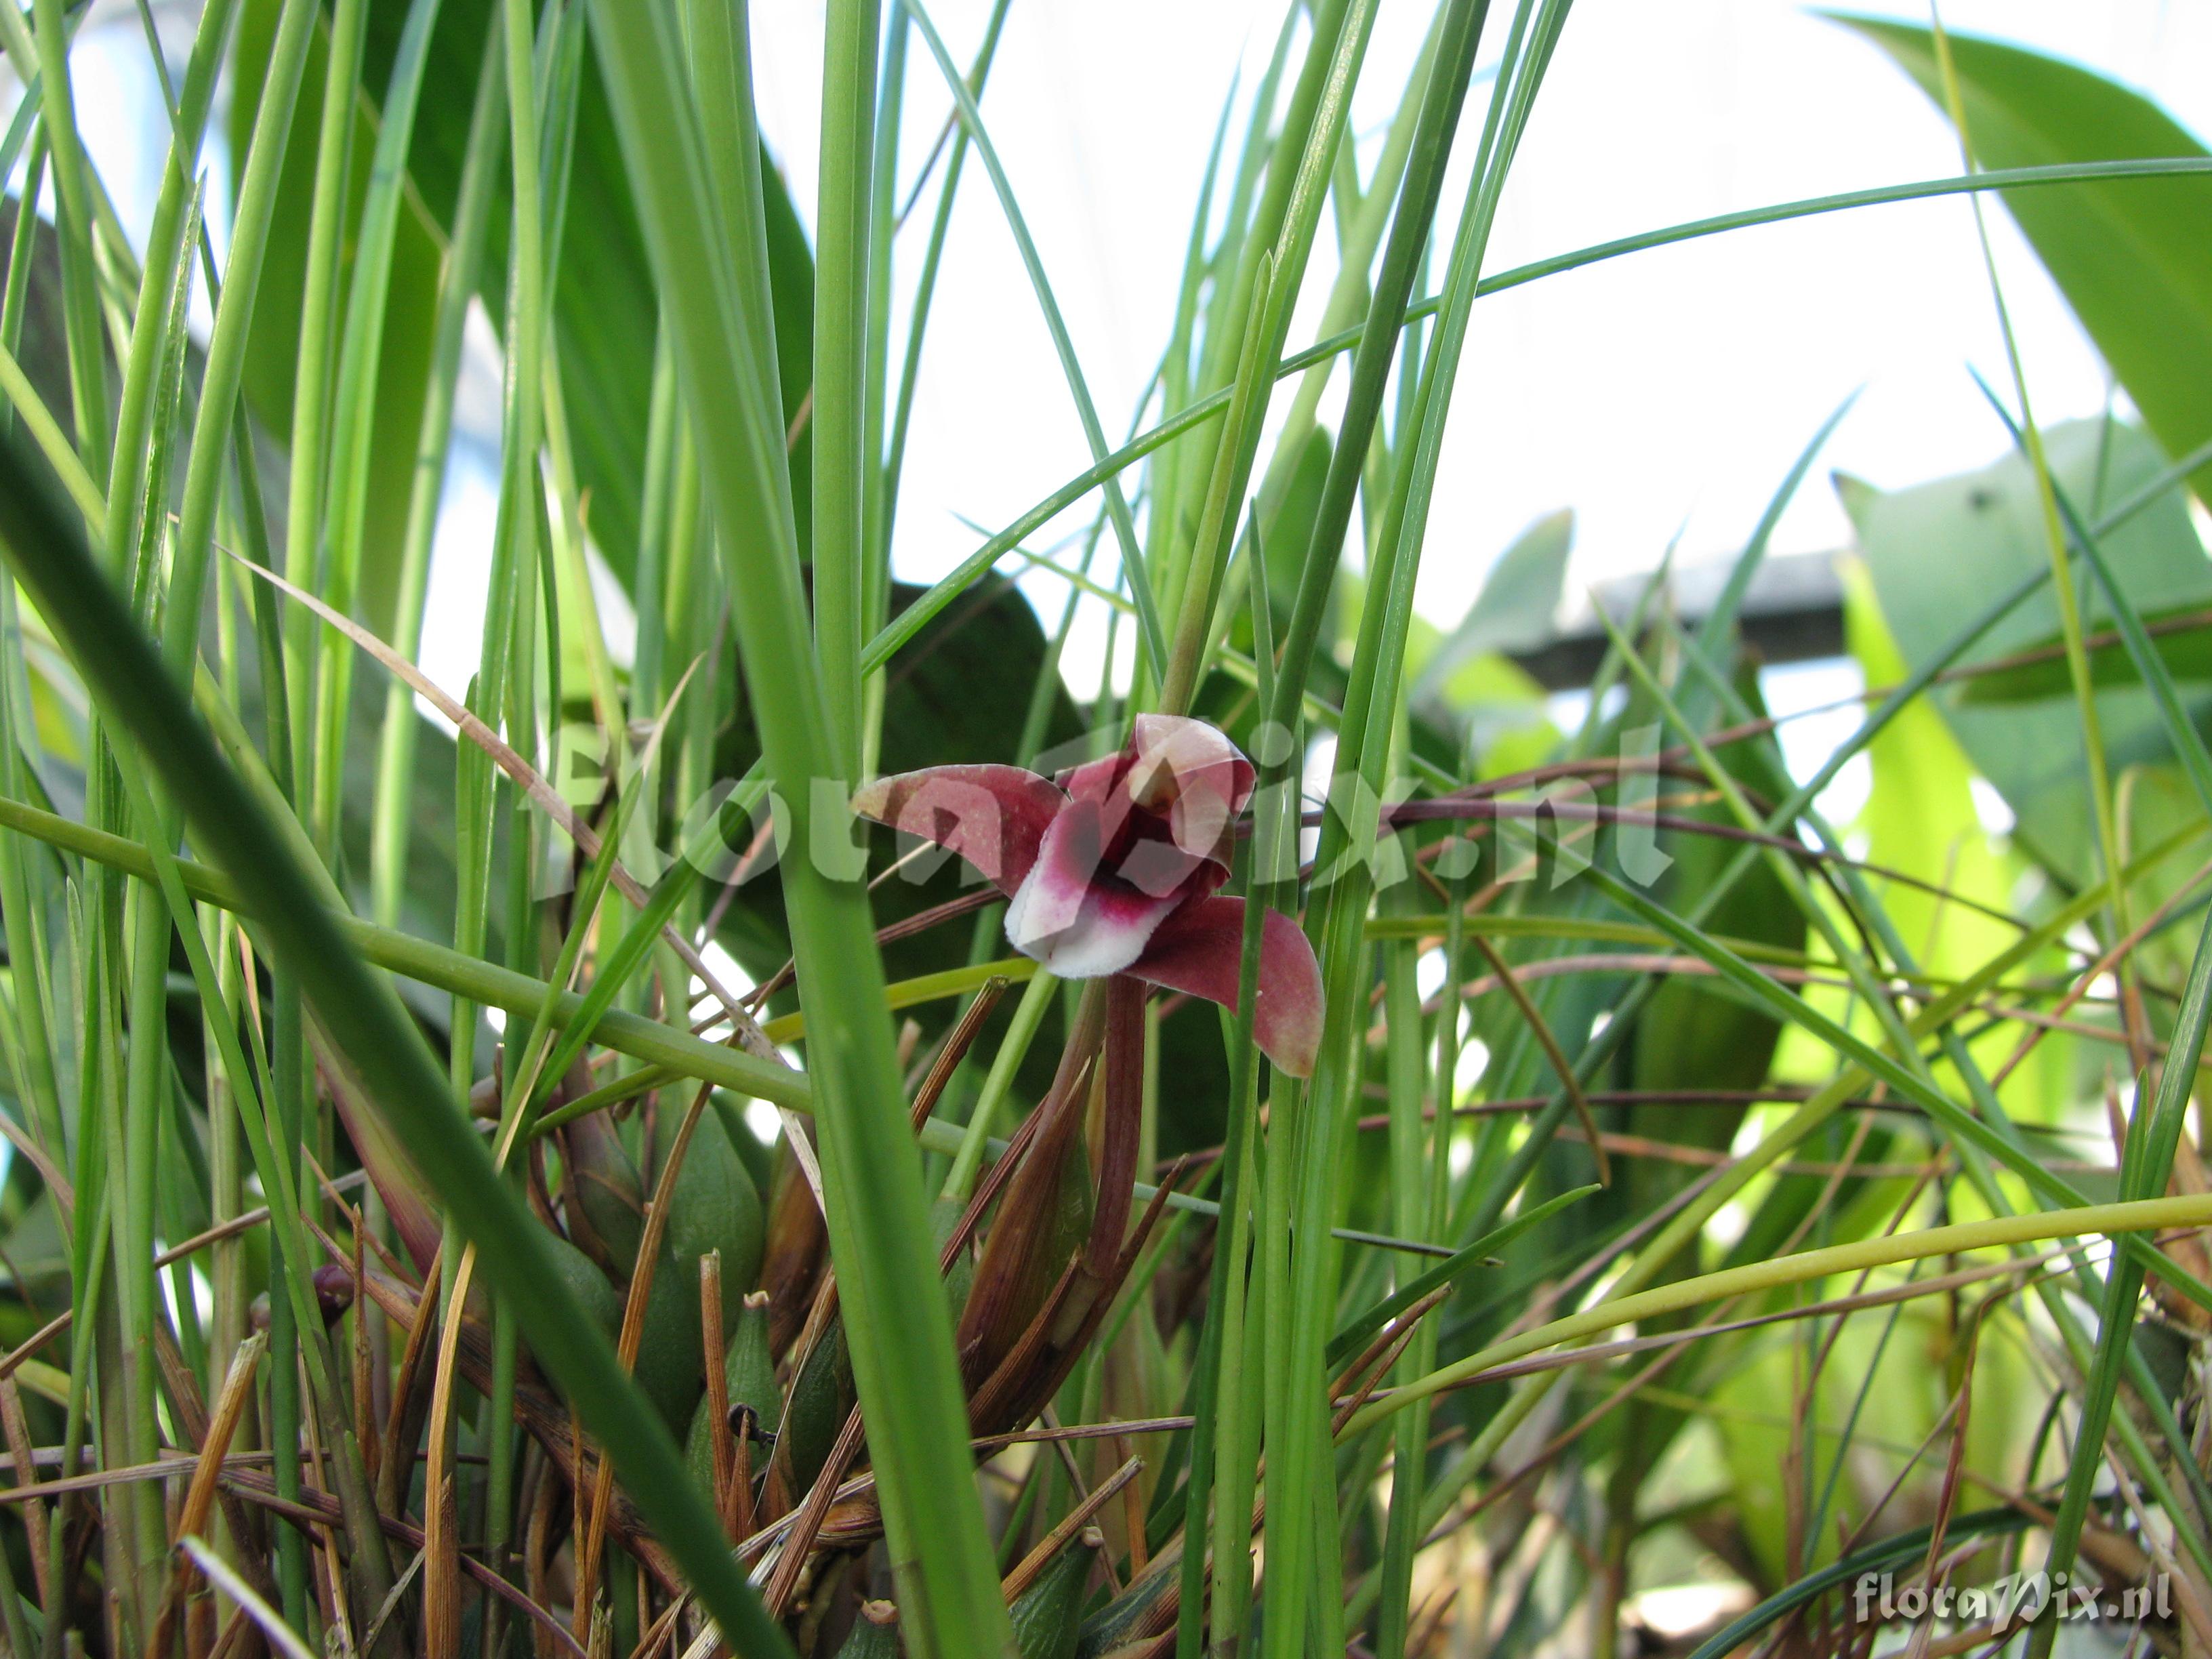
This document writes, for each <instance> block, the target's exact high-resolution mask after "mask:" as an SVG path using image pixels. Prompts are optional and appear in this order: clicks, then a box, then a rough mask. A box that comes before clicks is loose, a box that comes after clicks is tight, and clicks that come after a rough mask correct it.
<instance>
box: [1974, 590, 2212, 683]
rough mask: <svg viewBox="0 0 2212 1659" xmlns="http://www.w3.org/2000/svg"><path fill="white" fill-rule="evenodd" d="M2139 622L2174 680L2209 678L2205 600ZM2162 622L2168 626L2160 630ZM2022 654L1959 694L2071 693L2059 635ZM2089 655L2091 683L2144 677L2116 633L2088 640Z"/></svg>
mask: <svg viewBox="0 0 2212 1659" xmlns="http://www.w3.org/2000/svg"><path fill="white" fill-rule="evenodd" d="M2143 625H2144V627H2146V628H2147V629H2150V630H2152V631H2151V638H2152V640H2153V641H2154V642H2155V643H2156V645H2157V647H2158V654H2159V658H2160V660H2161V661H2162V662H2164V663H2165V664H2166V672H2168V673H2169V674H2171V675H2172V676H2173V678H2175V679H2177V680H2212V616H2208V614H2207V613H2206V611H2205V610H2204V608H2203V606H2201V605H2185V606H2183V607H2182V608H2180V609H2179V610H2177V611H2165V612H2162V613H2160V614H2158V615H2155V616H2147V617H2144V618H2143ZM2161 628H2164V629H2166V630H2168V631H2163V632H2161V631H2160V629H2161ZM2021 654H2022V656H2023V657H2025V658H2027V659H2028V660H2026V661H2023V662H2021V663H2020V664H2019V665H2017V666H2015V667H2012V668H2005V669H2000V670H1997V671H1995V672H1992V673H1988V674H1977V675H1976V676H1974V678H1972V679H1970V680H1968V681H1967V682H1966V686H1965V688H1964V689H1963V690H1961V691H1960V693H1959V700H1960V702H1968V703H2003V702H2039V701H2041V700H2042V699H2044V698H2045V697H2070V696H2073V695H2074V686H2073V682H2072V681H2071V679H2070V678H2069V677H2068V674H2067V670H2066V657H2065V645H2064V642H2063V641H2061V640H2059V639H2058V638H2057V636H2055V635H2054V636H2053V637H2051V638H2050V639H2047V640H2045V641H2041V642H2040V643H2039V644H2036V645H2033V646H2031V647H2028V649H2027V651H2026V652H2023V653H2021ZM2088 656H2089V678H2090V683H2091V684H2093V685H2096V686H2098V687H2100V688H2102V687H2105V686H2108V685H2139V684H2142V670H2141V669H2139V668H2137V667H2136V663H2135V659H2133V658H2132V657H2130V655H2129V654H2128V651H2127V647H2126V645H2125V643H2124V641H2120V640H2118V639H2117V638H2110V637H2107V638H2103V639H2099V640H2096V641H2091V642H2089V648H2088Z"/></svg>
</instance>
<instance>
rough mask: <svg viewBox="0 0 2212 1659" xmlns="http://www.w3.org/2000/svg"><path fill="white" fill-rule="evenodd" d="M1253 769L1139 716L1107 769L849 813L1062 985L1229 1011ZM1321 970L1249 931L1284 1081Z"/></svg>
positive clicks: (925, 777) (1265, 934)
mask: <svg viewBox="0 0 2212 1659" xmlns="http://www.w3.org/2000/svg"><path fill="white" fill-rule="evenodd" d="M1252 785H1253V770H1252V763H1251V762H1250V761H1249V760H1247V759H1245V757H1244V756H1243V752H1242V751H1241V750H1238V749H1237V745H1236V744H1233V743H1231V742H1230V741H1229V739H1228V738H1225V737H1224V736H1223V735H1222V734H1221V732H1219V731H1218V730H1217V729H1216V728H1215V727H1213V726H1209V725H1207V724H1206V722H1205V721H1204V720H1185V719H1182V718H1181V717H1179V716H1176V715H1172V714H1139V716H1138V717H1137V720H1136V724H1135V731H1134V732H1133V735H1132V736H1131V738H1130V740H1129V743H1128V745H1127V747H1126V748H1124V749H1123V750H1121V752H1120V753H1119V754H1116V755H1111V756H1109V757H1106V758H1104V759H1103V760H1096V761H1092V762H1091V763H1089V764H1088V765H1085V766H1079V767H1077V768H1076V769H1074V770H1073V771H1071V772H1067V773H1065V774H1063V775H1061V778H1060V781H1057V782H1055V781H1054V780H1052V779H1050V778H1047V777H1042V776H1040V775H1038V774H1036V773H1035V772H1030V771H1027V770H1024V769H1023V768H1021V767H1018V766H933V767H930V768H928V769H926V770H924V771H920V772H905V773H901V774H900V775H897V776H896V777H888V778H882V779H878V781H876V782H874V783H872V784H870V785H869V786H868V787H866V788H865V789H863V790H861V791H860V793H859V794H857V795H855V796H854V798H853V810H854V811H856V812H858V813H860V815H861V816H862V817H868V818H872V819H874V820H875V821H876V822H877V823H887V824H890V825H891V826H892V827H894V828H896V829H900V830H902V831H904V832H905V833H907V834H908V835H911V836H918V837H920V838H921V839H922V840H924V841H928V842H935V843H936V844H937V845H939V846H940V847H944V848H949V849H951V851H953V852H955V853H957V854H959V855H960V856H961V857H962V858H963V859H965V860H967V861H968V862H969V864H971V865H973V866H975V868H976V869H977V870H978V871H979V872H981V873H982V875H983V876H984V877H985V878H987V879H988V880H989V881H991V882H992V883H993V884H995V885H996V886H997V887H998V888H999V890H1000V891H1001V892H1003V893H1005V894H1006V897H1007V899H1008V900H1009V901H1010V902H1009V903H1008V904H1007V906H1006V937H1007V939H1009V940H1010V941H1012V944H1013V946H1014V948H1015V949H1016V950H1018V951H1020V952H1022V954H1023V955H1024V956H1027V957H1034V958H1035V959H1036V961H1038V962H1040V963H1043V964H1044V966H1045V967H1047V968H1048V969H1051V970H1052V971H1053V972H1054V973H1055V974H1057V975H1060V977H1061V978H1063V979H1097V978H1099V977H1102V976H1104V975H1115V974H1127V975H1130V976H1131V977H1133V978H1134V979H1138V980H1142V981H1147V982H1149V983H1151V984H1153V985H1160V986H1165V987H1167V988H1169V989H1170V990H1174V991H1182V992H1184V993H1186V994H1189V995H1191V996H1195V997H1203V998H1205V999H1206V1000H1207V1001H1209V1002H1217V1003H1219V1004H1220V1005H1221V1006H1224V1007H1225V1008H1234V1007H1235V1006H1237V978H1238V966H1239V959H1240V953H1241V950H1242V945H1243V929H1244V901H1243V899H1240V898H1225V897H1222V896H1218V890H1219V889H1220V887H1221V885H1222V884H1223V883H1224V882H1225V881H1227V880H1228V879H1229V866H1230V854H1231V848H1232V847H1233V845H1234V838H1235V835H1236V824H1237V814H1238V813H1239V812H1241V811H1243V809H1244V805H1245V803H1246V802H1247V801H1248V800H1249V799H1250V798H1251V794H1252ZM1321 1020H1322V987H1321V969H1320V967H1319V965H1318V964H1317V963H1316V962H1315V960H1314V953H1313V947H1312V946H1311V945H1309V944H1308V943H1307V942H1306V937H1305V934H1304V933H1303V932H1301V931H1300V930H1299V928H1298V927H1297V923H1295V922H1293V921H1291V919H1290V918H1289V917H1287V916H1285V915H1282V914H1281V913H1279V912H1275V911H1271V912H1269V913H1268V915H1267V916H1266V917H1265V918H1264V920H1263V921H1262V923H1261V939H1260V981H1259V996H1258V1000H1257V1002H1256V1004H1255V1008H1254V1011H1253V1033H1254V1035H1255V1037H1256V1038H1257V1039H1258V1042H1259V1044H1260V1047H1261V1050H1262V1051H1263V1052H1264V1053H1265V1054H1267V1058H1268V1059H1270V1060H1273V1062H1274V1063H1275V1065H1276V1066H1279V1068H1281V1069H1282V1070H1283V1071H1285V1072H1287V1073H1290V1074H1291V1076H1293V1077H1306V1076H1309V1075H1310V1074H1311V1073H1312V1071H1313V1063H1314V1051H1315V1049H1316V1047H1317V1045H1318V1044H1319V1042H1320V1040H1321Z"/></svg>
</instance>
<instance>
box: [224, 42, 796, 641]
mask: <svg viewBox="0 0 2212 1659" xmlns="http://www.w3.org/2000/svg"><path fill="white" fill-rule="evenodd" d="M266 3H267V0H252V9H253V10H258V9H260V8H262V7H264V6H265V5H266ZM406 13H407V7H406V5H405V3H404V0H372V3H371V5H370V7H369V18H368V39H367V40H366V42H365V45H364V50H363V58H362V63H363V66H364V67H363V74H364V76H365V84H366V85H367V87H368V89H369V91H370V93H371V95H372V96H380V95H381V94H382V90H383V87H384V84H385V82H386V77H387V76H389V74H390V70H391V64H392V55H393V53H394V52H395V51H396V50H397V48H398V41H399V31H400V27H401V25H402V24H403V23H404V21H405V19H406ZM491 15H493V7H492V5H491V3H490V0H447V3H446V5H445V6H444V8H443V9H442V10H441V13H440V14H439V21H438V27H437V31H436V33H435V35H434V36H433V37H432V40H433V44H432V47H431V61H430V67H429V70H428V76H427V79H426V81H425V82H424V86H423V89H422V112H421V113H420V115H419V116H418V117H417V118H416V133H415V143H414V146H413V149H412V153H411V155H410V159H409V172H410V176H411V178H412V179H413V182H414V184H415V185H416V193H417V199H419V202H420V204H421V207H422V213H423V216H424V220H425V222H427V223H428V224H430V225H432V226H435V227H437V228H439V234H441V235H442V234H443V228H444V227H445V226H447V225H449V224H450V223H451V222H452V219H453V198H454V195H455V192H456V191H458V189H459V182H460V168H461V158H462V155H463V154H464V151H465V148H466V144H467V139H468V126H469V110H470V100H471V98H472V97H473V96H474V92H475V76H476V66H477V64H479V63H480V62H481V61H482V52H483V39H484V30H485V27H486V23H487V21H488V20H489V17H490V16H491ZM247 23H248V26H249V27H250V26H251V24H252V11H250V12H249V16H248V19H247ZM310 72H311V74H312V73H313V70H311V71H310ZM312 116H313V110H312V108H311V107H310V100H308V99H307V98H306V97H302V99H301V119H302V120H307V119H310V118H312ZM309 130H310V131H312V129H309ZM762 178H763V185H764V186H765V192H764V194H765V200H764V205H765V208H766V212H767V220H768V240H769V270H770V275H771V278H772V287H773V289H774V296H775V307H776V319H775V321H776V350H777V357H778V362H779V365H780V368H781V373H782V376H783V383H782V394H783V403H784V411H783V412H784V419H785V421H786V422H787V423H788V422H791V420H792V419H793V416H796V415H797V413H798V412H799V409H800V407H801V405H802V404H804V403H805V398H806V392H807V386H808V383H809V379H810V370H809V368H808V365H809V363H810V362H811V356H812V352H811V343H810V342H811V337H812V333H813V288H814V275H813V256H812V254H811V251H810V250H809V249H808V247H807V245H806V239H805V233H804V231H803V230H802V229H801V228H800V226H799V216H798V214H797V212H796V211H795V210H793V206H792V204H791V199H790V197H789V194H788V193H787V191H786V190H785V188H784V185H783V179H782V177H781V174H780V173H777V171H776V170H775V167H773V166H772V165H770V164H769V161H768V158H767V157H766V156H765V155H763V158H762ZM512 228H513V210H512V209H511V208H510V207H509V206H508V205H507V194H506V188H505V186H504V185H502V186H501V192H500V200H499V201H498V202H497V203H496V204H495V205H494V207H493V210H492V215H491V229H490V236H489V246H487V248H486V250H485V258H484V263H483V281H484V285H485V287H484V303H485V308H486V310H487V312H488V313H489V316H490V319H491V321H492V324H493V326H495V327H500V326H503V325H504V319H505V307H504V301H503V299H502V295H503V294H504V292H505V285H506V278H507V239H508V236H509V234H510V233H511V231H512ZM432 274H433V275H435V270H433V273H432ZM550 298H551V302H552V314H553V331H554V343H555V344H556V348H557V349H558V350H559V353H560V359H561V376H562V387H563V390H564V392H565V395H566V400H567V408H568V423H569V436H570V441H571V442H572V444H573V445H574V450H575V459H576V471H577V478H578V482H579V483H580V485H581V487H582V488H583V489H585V490H586V491H587V492H588V494H589V512H588V520H587V523H588V527H589V529H590V532H591V536H592V544H593V545H594V546H595V547H597V548H598V549H599V551H600V552H601V553H603V554H604V555H605V557H606V560H607V563H608V565H609V567H610V568H611V569H612V570H613V571H614V572H615V574H617V576H618V577H619V578H621V580H623V583H624V584H625V585H627V584H628V582H629V580H630V576H631V573H632V572H633V570H634V569H635V564H636V556H637V537H638V529H639V520H640V518H641V513H642V507H643V501H642V494H641V481H642V478H643V476H644V464H645V435H646V428H647V423H648V418H649V415H650V405H651V402H652V389H653V337H654V332H655V330H656V329H657V327H658V325H659V301H658V300H657V298H656V297H655V295H654V291H653V279H652V273H651V271H650V270H648V269H647V264H646V257H645V242H644V238H643V235H642V234H641V231H640V230H639V228H638V219H637V207H636V204H635V200H634V199H633V197H632V195H631V191H630V186H629V179H628V178H627V176H626V175H625V174H624V173H623V163H622V155H621V151H620V149H619V148H618V147H617V143H616V139H615V130H614V119H613V116H612V113H611V111H610V109H609V107H608V104H607V97H606V88H605V82H604V81H603V79H602V78H601V76H600V72H599V53H598V47H597V44H596V42H591V41H587V42H586V46H585V49H584V67H583V75H582V79H581V84H580V88H579V95H578V100H577V107H576V134H575V151H574V157H573V159H572V162H571V170H570V173H569V179H568V208H567V213H566V217H565V222H564V227H563V234H562V239H561V245H560V247H559V248H558V249H557V250H556V264H555V269H554V275H553V280H552V284H551V295H550ZM429 300H430V301H432V302H434V301H435V293H433V294H431V295H430V296H429ZM424 326H425V329H426V330H427V328H428V321H427V320H426V322H425V325H424ZM426 349H427V335H426ZM417 407H418V408H419V404H417ZM412 418H413V417H412V416H410V422H411V420H412ZM413 437H414V431H413V428H412V426H411V425H410V429H409V434H408V439H409V442H410V444H411V442H412V441H413ZM810 454H811V443H810V441H809V439H808V437H807V435H806V432H805V428H801V429H800V431H799V436H798V439H797V441H796V443H795V444H794V446H793V453H792V489H793V496H794V500H795V501H796V503H797V505H798V508H799V535H800V545H801V546H802V548H803V547H804V546H805V538H806V526H807V516H806V505H805V504H806V501H807V496H808V484H807V479H808V476H809V475H808V471H807V460H808V457H809V455H810ZM401 505H402V509H403V510H404V500H403V501H402V504H401ZM371 614H372V615H373V614H374V613H371Z"/></svg>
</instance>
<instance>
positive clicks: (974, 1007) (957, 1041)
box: [908, 975, 1013, 1134]
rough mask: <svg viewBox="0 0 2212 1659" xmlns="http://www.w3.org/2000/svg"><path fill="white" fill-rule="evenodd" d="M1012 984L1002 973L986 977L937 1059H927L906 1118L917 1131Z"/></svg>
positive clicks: (950, 1032) (947, 1038)
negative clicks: (919, 1085) (923, 1073)
mask: <svg viewBox="0 0 2212 1659" xmlns="http://www.w3.org/2000/svg"><path fill="white" fill-rule="evenodd" d="M1012 983H1013V981H1012V980H1010V979H1007V978H1006V977H1005V976H1004V975H1000V976H997V977H994V978H991V979H987V980H985V981H983V988H982V989H981V990H980V991H978V992H976V993H975V1000H974V1001H972V1002H970V1003H969V1005H968V1010H967V1012H965V1013H963V1014H962V1015H961V1016H960V1018H959V1019H958V1020H957V1021H956V1022H954V1024H953V1027H952V1029H951V1030H950V1031H948V1032H946V1033H945V1041H944V1042H942V1043H940V1044H939V1046H938V1050H937V1057H936V1059H934V1060H932V1061H930V1064H929V1073H928V1074H927V1076H926V1077H924V1078H923V1079H922V1080H921V1087H920V1088H919V1089H916V1090H915V1091H914V1105H913V1107H912V1109H911V1110H910V1111H909V1113H908V1117H909V1120H910V1121H911V1122H912V1124H913V1126H914V1130H915V1133H916V1134H919V1133H921V1126H922V1125H923V1124H925V1123H927V1122H928V1121H929V1116H930V1114H931V1113H933V1112H934V1111H935V1110H936V1109H937V1103H938V1102H939V1100H940V1099H942V1098H943V1097H944V1094H945V1086H946V1085H948V1084H950V1083H951V1081H952V1074H953V1073H955V1072H957V1071H958V1070H959V1069H960V1062H961V1061H962V1060H965V1059H967V1058H968V1051H969V1049H970V1048H974V1047H975V1038H976V1036H977V1034H978V1033H980V1032H981V1030H982V1029H983V1022H984V1021H985V1020H987V1019H988V1018H990V1017H991V1014H992V1012H993V1011H994V1009H996V1008H997V1007H998V1006H999V1000H1000V998H1001V997H1003V996H1005V995H1006V987H1008V986H1009V985H1012Z"/></svg>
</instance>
